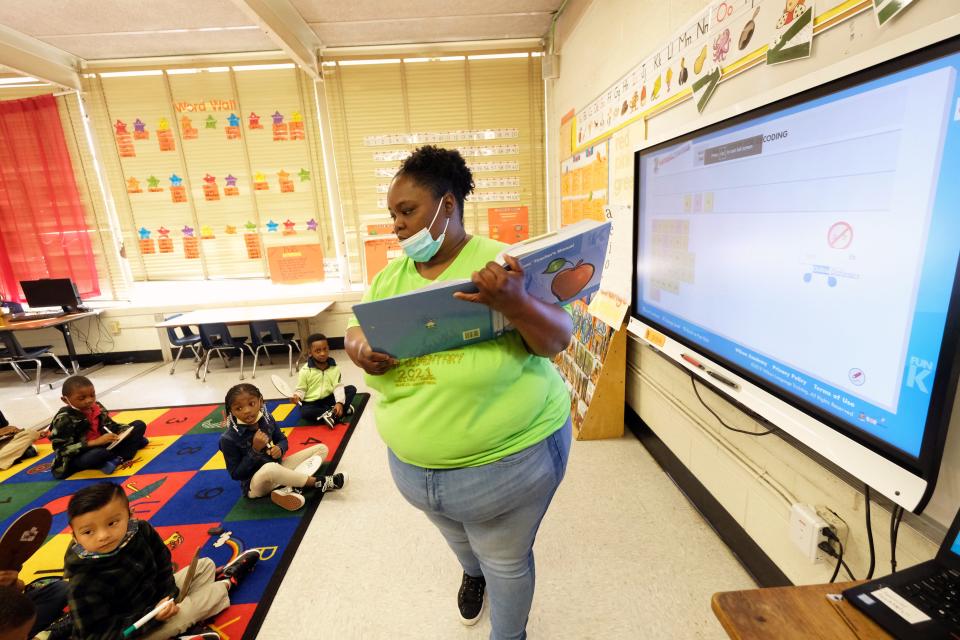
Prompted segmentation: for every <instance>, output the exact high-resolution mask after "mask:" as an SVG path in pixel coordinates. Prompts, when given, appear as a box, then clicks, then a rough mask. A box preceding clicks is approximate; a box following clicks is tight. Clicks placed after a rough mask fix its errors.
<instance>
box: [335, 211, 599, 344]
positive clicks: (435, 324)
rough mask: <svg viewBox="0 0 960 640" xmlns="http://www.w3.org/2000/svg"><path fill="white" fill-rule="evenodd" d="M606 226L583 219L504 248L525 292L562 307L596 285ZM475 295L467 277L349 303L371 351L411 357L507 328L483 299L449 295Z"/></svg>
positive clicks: (501, 260)
mask: <svg viewBox="0 0 960 640" xmlns="http://www.w3.org/2000/svg"><path fill="white" fill-rule="evenodd" d="M609 238H610V223H609V222H597V221H595V220H584V221H581V222H578V223H576V224H572V225H570V226H567V227H564V228H562V229H560V230H559V231H556V232H553V233H547V234H544V235H541V236H537V237H535V238H531V239H529V240H525V241H523V242H519V243H517V244H512V245H510V246H509V247H507V248H505V249H504V250H503V251H502V252H501V253H500V255H499V256H498V257H497V262H499V263H500V264H502V265H504V266H506V262H505V260H504V258H503V256H504V255H510V256H513V257H514V258H516V259H517V260H518V261H519V262H520V266H521V268H522V269H523V283H524V288H525V289H526V290H527V293H528V294H530V295H531V296H533V297H535V298H537V299H539V300H542V301H544V302H547V303H550V304H559V305H565V304H567V303H569V302H572V301H573V300H577V299H579V298H585V297H589V296H590V295H592V294H593V293H595V292H596V291H597V290H598V289H599V288H600V276H601V275H602V273H603V265H604V261H605V259H606V254H607V242H608V240H609ZM456 291H462V292H465V293H475V292H476V291H477V287H476V286H475V285H474V284H473V283H472V282H471V281H470V280H445V281H442V282H436V283H434V284H431V285H428V286H426V287H423V288H421V289H417V290H416V291H410V292H408V293H404V294H402V295H398V296H393V297H390V298H384V299H383V300H376V301H372V302H361V303H359V304H356V305H354V307H353V312H354V314H355V315H356V317H357V321H358V322H359V323H360V327H361V328H362V329H363V332H364V334H365V335H366V337H367V341H368V342H369V343H370V346H371V347H372V348H373V350H374V351H379V352H383V353H389V354H390V355H392V356H393V357H395V358H412V357H415V356H421V355H425V354H428V353H435V352H437V351H446V350H447V349H456V348H458V347H462V346H464V345H468V344H474V343H477V342H482V341H484V340H492V339H494V338H497V337H499V336H501V335H503V333H504V332H505V331H509V330H510V329H511V327H510V325H509V323H508V322H507V320H506V318H504V317H503V315H502V314H501V313H499V312H497V311H494V310H493V309H491V308H490V307H488V306H486V305H484V304H477V303H474V302H467V301H465V300H459V299H457V298H454V297H453V294H454V292H456Z"/></svg>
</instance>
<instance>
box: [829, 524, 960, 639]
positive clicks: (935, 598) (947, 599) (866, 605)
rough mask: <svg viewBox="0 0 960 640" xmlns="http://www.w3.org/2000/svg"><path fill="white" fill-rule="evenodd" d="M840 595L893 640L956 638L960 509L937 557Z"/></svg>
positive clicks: (959, 605) (959, 610)
mask: <svg viewBox="0 0 960 640" xmlns="http://www.w3.org/2000/svg"><path fill="white" fill-rule="evenodd" d="M843 597H844V598H846V600H847V601H848V602H849V603H850V604H852V605H853V606H854V607H856V608H857V609H859V610H860V611H862V612H863V613H864V614H866V615H867V616H868V617H869V618H871V619H872V620H873V621H874V622H876V623H877V624H878V625H880V626H881V627H883V628H884V629H885V630H886V631H887V632H888V633H890V635H892V636H893V637H894V638H897V639H898V640H915V639H916V638H929V639H930V640H940V639H944V640H960V512H958V513H957V515H956V516H954V518H953V524H951V525H950V530H949V531H948V532H947V537H946V538H944V540H943V544H941V545H940V550H939V551H938V552H937V557H936V558H934V559H933V560H927V561H926V562H921V563H920V564H918V565H916V566H913V567H910V568H908V569H903V570H902V571H897V572H896V573H894V574H891V575H889V576H884V577H882V578H877V579H876V580H871V581H870V582H865V583H864V584H862V585H859V586H857V587H853V588H852V589H847V590H846V591H844V592H843Z"/></svg>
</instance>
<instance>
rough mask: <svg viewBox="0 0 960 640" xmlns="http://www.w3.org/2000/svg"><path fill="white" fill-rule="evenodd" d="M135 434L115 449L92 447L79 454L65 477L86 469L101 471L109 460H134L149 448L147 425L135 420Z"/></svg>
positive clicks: (131, 424)
mask: <svg viewBox="0 0 960 640" xmlns="http://www.w3.org/2000/svg"><path fill="white" fill-rule="evenodd" d="M130 428H131V429H133V433H131V434H130V435H128V436H127V437H126V438H124V439H123V442H121V443H120V444H118V445H117V446H115V447H114V448H113V449H107V447H106V446H102V447H90V448H89V449H87V450H86V451H84V452H83V453H80V454H77V455H76V456H75V457H74V458H73V459H72V460H71V461H70V466H69V468H68V469H67V473H66V474H65V475H64V477H66V476H69V475H71V474H74V473H76V472H78V471H83V470H84V469H99V468H100V467H102V466H103V465H104V464H106V463H107V462H108V461H109V460H113V459H114V458H122V459H123V460H124V461H126V460H133V458H134V457H135V456H136V455H137V451H139V450H140V449H143V448H144V447H145V446H147V439H146V438H145V437H144V436H143V434H144V432H145V431H146V430H147V425H146V424H145V423H144V422H143V421H142V420H134V421H133V422H131V423H130Z"/></svg>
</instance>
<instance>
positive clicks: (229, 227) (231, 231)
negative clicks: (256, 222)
mask: <svg viewBox="0 0 960 640" xmlns="http://www.w3.org/2000/svg"><path fill="white" fill-rule="evenodd" d="M226 232H227V234H228V235H233V234H235V233H236V232H237V228H236V227H235V226H233V225H230V224H228V225H227V228H226Z"/></svg>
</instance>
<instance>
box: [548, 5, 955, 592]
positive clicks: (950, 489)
mask: <svg viewBox="0 0 960 640" xmlns="http://www.w3.org/2000/svg"><path fill="white" fill-rule="evenodd" d="M820 3H824V4H830V5H833V4H836V3H835V2H830V3H827V2H826V1H825V0H819V2H818V4H820ZM705 5H706V2H704V1H703V0H669V1H668V0H594V1H593V2H592V3H590V5H589V7H587V8H586V9H585V10H583V11H578V12H576V14H575V15H574V16H573V17H570V18H568V22H567V23H566V24H564V19H565V17H561V20H560V23H561V24H560V25H559V28H558V30H557V33H558V34H561V38H562V39H561V40H560V41H559V42H558V43H557V51H558V52H559V54H560V77H559V79H557V80H551V81H547V82H546V85H547V109H548V111H547V118H548V120H547V122H548V134H549V139H548V142H549V149H550V150H551V157H549V159H548V165H549V167H548V168H549V172H550V173H549V186H550V193H551V201H552V202H558V201H559V187H558V184H559V176H558V173H559V165H560V161H561V160H562V158H561V157H560V156H559V154H558V152H557V150H558V148H559V147H560V140H559V128H560V119H561V117H562V116H563V115H564V114H565V113H566V112H567V111H569V110H570V109H577V110H579V109H581V108H583V107H584V106H585V105H586V104H588V103H589V102H590V101H592V100H593V99H594V98H595V97H596V96H597V95H599V94H600V93H601V92H602V91H604V90H605V89H607V87H609V86H610V85H611V84H613V83H614V82H616V81H617V80H618V79H619V78H620V77H621V76H622V75H623V74H625V73H626V72H628V71H629V70H630V69H631V68H633V66H635V65H636V64H637V63H639V62H640V61H641V60H642V59H643V58H644V57H645V56H647V55H649V54H650V53H651V52H652V51H653V49H654V48H655V47H657V46H659V45H661V44H662V43H664V42H665V41H666V40H667V39H668V38H669V37H670V36H671V35H672V34H673V33H674V32H675V30H677V29H679V28H680V27H682V26H683V25H684V24H686V23H687V22H688V21H689V20H690V19H691V18H692V17H693V16H694V14H695V13H696V12H697V11H699V10H701V9H703V8H704V6H705ZM957 33H960V3H957V2H941V1H938V0H918V1H917V2H916V4H915V6H912V7H910V8H909V9H908V10H907V11H905V12H904V13H903V14H902V15H900V16H899V17H897V18H896V19H895V20H894V21H893V23H892V24H890V25H888V26H887V27H885V28H884V29H883V30H882V31H881V30H880V29H878V28H877V26H876V22H875V19H874V16H873V14H872V11H866V12H864V13H862V14H860V15H858V16H856V17H855V18H852V19H850V20H848V21H846V22H844V23H842V24H841V25H839V26H837V27H834V28H833V29H831V30H829V31H827V32H825V33H823V34H821V35H818V36H817V38H816V40H815V43H814V52H815V55H814V56H813V57H812V58H810V59H807V60H801V61H795V62H791V63H787V64H782V65H778V66H776V67H758V68H755V69H752V70H750V71H748V72H746V73H744V74H741V75H740V76H737V77H734V78H731V79H730V80H729V81H727V82H724V83H722V84H721V85H720V87H719V88H718V90H717V93H716V95H715V96H714V97H713V98H712V101H711V102H710V104H709V105H708V107H707V109H706V111H705V112H704V114H702V115H700V116H698V114H697V112H696V109H695V108H694V107H693V105H692V104H690V103H689V102H684V103H681V104H680V105H678V106H677V107H675V108H673V109H671V110H669V111H667V112H665V113H663V114H661V115H658V116H656V117H654V118H652V119H651V120H649V121H648V130H647V136H646V139H645V138H644V132H643V130H642V124H641V125H636V124H634V125H631V127H629V128H628V130H627V131H625V132H624V133H622V134H621V136H623V137H622V141H624V140H625V141H627V143H626V144H623V143H622V144H621V145H620V146H621V147H627V148H625V149H623V150H622V152H621V154H620V155H621V157H620V158H619V160H620V161H621V162H629V163H630V165H628V166H632V152H633V151H634V150H635V149H637V148H641V147H643V146H648V145H650V144H656V143H657V142H659V141H662V140H666V139H670V138H672V137H674V136H676V135H679V134H680V133H683V132H686V131H689V130H692V129H695V128H699V127H701V126H705V125H707V124H710V123H712V122H715V121H717V120H721V119H723V118H726V117H730V116H732V115H735V114H736V113H740V112H743V111H745V110H748V109H751V108H753V107H755V106H758V105H760V104H765V103H767V102H770V101H773V100H776V99H779V98H781V97H784V96H786V95H791V94H793V93H795V92H797V91H800V90H802V89H805V88H807V87H810V86H814V85H816V84H820V83H822V82H824V81H827V80H830V79H833V78H836V77H839V76H842V75H845V74H847V73H850V72H852V71H855V70H857V69H860V68H863V67H865V66H869V65H871V64H875V63H876V62H880V61H882V60H885V59H888V58H890V57H894V56H896V55H899V54H902V53H905V52H907V51H910V50H913V49H916V48H920V47H922V46H924V45H926V44H930V43H932V42H936V41H938V40H941V39H944V38H946V37H949V36H950V35H954V34H957ZM564 34H566V35H564ZM617 146H618V145H616V144H614V145H612V150H611V167H615V165H616V163H617V161H618V158H617V157H616V147H617ZM627 201H628V202H629V201H630V199H629V198H627ZM554 215H558V214H557V213H556V212H554ZM620 268H623V269H630V268H631V267H630V265H621V266H620ZM626 384H627V398H628V403H629V405H630V406H631V407H632V408H633V409H634V411H636V412H637V413H638V414H639V415H640V417H641V418H642V419H643V420H644V421H645V422H646V423H647V424H648V425H649V426H650V428H651V429H652V430H653V431H654V432H655V433H656V434H657V436H659V438H660V439H661V440H663V442H664V443H666V445H667V446H668V447H669V448H670V449H671V451H672V452H673V453H674V454H675V455H676V456H677V457H678V458H679V459H680V460H681V461H682V462H683V463H684V464H685V465H686V466H687V467H688V468H689V469H690V470H691V471H692V472H693V473H694V474H695V475H696V476H697V478H698V479H699V480H700V482H702V483H703V484H704V485H705V486H706V488H707V489H708V490H709V491H710V492H711V493H712V494H713V495H714V497H716V498H717V500H719V501H720V503H721V504H722V505H723V506H724V507H725V508H726V510H727V511H728V512H729V513H730V514H731V515H732V516H733V517H734V518H735V519H736V520H737V521H738V522H739V523H740V525H741V526H742V527H743V528H744V529H745V530H746V531H747V533H748V534H749V535H750V536H751V537H752V538H753V539H754V540H755V541H756V542H757V544H758V545H759V546H760V547H761V548H762V549H763V550H764V552H765V553H766V554H767V555H768V556H769V557H770V558H771V559H772V560H773V561H774V562H775V563H776V564H777V565H778V566H779V567H780V569H781V570H782V571H783V572H784V573H785V574H786V575H787V576H788V577H789V578H790V579H791V580H793V581H794V582H795V583H797V584H808V583H818V582H825V581H827V580H828V579H829V576H830V573H831V572H832V569H833V565H832V564H829V565H827V564H819V565H815V564H812V563H810V562H809V561H807V560H806V559H804V558H803V557H802V556H801V554H800V553H799V551H797V550H795V548H794V547H793V546H792V543H791V542H790V541H789V539H788V536H787V532H788V518H789V509H790V507H789V504H790V502H791V501H792V500H797V501H799V502H805V503H810V504H814V505H827V506H829V507H831V508H832V509H833V510H834V511H836V512H837V513H839V514H840V515H841V516H842V517H843V518H844V519H845V520H846V521H847V523H848V524H849V525H850V528H851V538H850V542H849V544H848V545H847V554H846V556H845V559H846V560H847V561H848V563H849V565H850V567H851V568H852V570H853V572H854V574H855V575H857V576H858V577H862V576H863V575H864V574H865V572H866V566H867V554H868V552H867V545H866V533H865V519H864V501H863V496H862V494H861V492H860V490H858V489H855V488H853V487H851V486H850V485H849V484H847V483H846V482H845V481H844V480H842V479H841V478H840V477H838V475H835V474H834V473H832V472H831V471H829V470H828V469H827V468H825V467H824V466H822V465H821V464H819V463H818V462H816V461H814V460H813V459H811V458H810V457H808V456H807V455H805V454H803V453H801V452H800V451H798V450H797V449H795V448H794V447H793V446H792V445H790V444H789V443H787V442H786V441H784V440H782V439H780V438H777V437H775V436H772V437H767V438H752V437H750V436H742V435H739V434H736V433H731V432H724V431H723V429H722V427H719V426H718V425H717V422H716V420H715V419H714V418H713V417H712V416H711V415H710V414H709V413H708V412H707V410H706V409H705V408H704V407H703V406H702V405H701V404H700V403H699V401H698V400H697V399H696V397H695V396H694V394H693V390H692V388H691V385H690V377H689V375H688V374H687V373H686V372H684V371H683V370H681V369H679V368H678V367H676V366H675V365H674V364H672V363H671V362H668V361H667V360H665V359H664V358H663V357H662V356H660V355H659V354H657V353H655V352H654V351H652V350H651V349H649V348H647V347H645V346H642V345H641V344H639V343H638V342H637V341H635V340H633V339H631V344H630V351H629V356H628V363H627V383H626ZM701 394H702V396H703V399H704V400H705V401H706V402H707V403H708V404H710V406H711V407H713V408H714V409H715V410H716V411H717V412H718V413H719V414H720V415H721V416H722V417H723V418H724V420H725V421H726V422H728V423H729V424H734V425H736V426H739V427H743V428H751V427H760V428H762V426H761V425H755V424H754V423H753V421H752V419H751V418H750V417H749V416H747V415H746V414H744V413H743V412H741V411H740V410H738V409H737V408H736V407H735V406H733V405H732V404H730V403H729V402H727V401H726V400H725V399H724V398H723V397H721V396H718V395H715V394H714V393H713V392H711V391H710V390H708V389H704V390H703V391H701ZM957 405H958V407H960V399H958V403H957ZM958 423H960V409H958V410H956V411H954V414H953V416H952V419H951V426H950V435H949V436H948V440H947V444H946V450H945V455H944V461H943V469H942V472H941V478H940V481H939V484H938V488H937V491H936V493H935V495H934V497H933V500H932V502H931V504H930V505H929V506H928V507H927V509H926V513H925V514H924V515H923V516H920V517H914V516H911V515H910V514H908V516H907V517H906V518H905V519H904V524H903V525H902V526H901V529H900V536H899V542H898V549H897V559H898V563H899V566H901V567H904V566H907V565H911V564H915V563H916V562H919V561H921V560H925V559H927V558H930V557H932V556H933V555H934V554H935V552H936V548H937V546H938V545H939V542H940V538H941V537H942V535H943V533H944V531H945V527H946V525H947V524H949V522H950V521H951V519H952V518H953V515H954V513H955V512H956V509H957V508H958V506H960V424H958ZM872 515H873V518H872V522H873V530H874V536H875V541H876V546H877V561H878V565H877V566H878V571H879V572H880V573H881V574H882V573H883V572H889V566H890V565H889V538H888V534H887V531H888V529H889V511H886V510H885V509H883V508H878V507H877V506H876V504H875V505H874V509H873V513H872ZM638 543H642V541H638Z"/></svg>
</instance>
